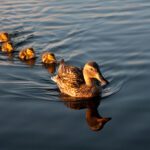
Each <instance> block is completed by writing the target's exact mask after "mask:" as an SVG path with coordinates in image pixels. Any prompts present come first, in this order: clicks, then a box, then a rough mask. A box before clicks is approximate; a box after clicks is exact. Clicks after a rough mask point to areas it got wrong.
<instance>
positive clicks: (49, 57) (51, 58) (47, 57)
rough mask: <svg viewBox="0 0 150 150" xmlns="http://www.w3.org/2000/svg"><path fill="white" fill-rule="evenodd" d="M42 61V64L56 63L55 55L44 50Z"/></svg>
mask: <svg viewBox="0 0 150 150" xmlns="http://www.w3.org/2000/svg"><path fill="white" fill-rule="evenodd" d="M42 62H43V63H44V64H53V63H56V57H55V55H54V54H53V53H51V52H44V53H43V54H42Z"/></svg>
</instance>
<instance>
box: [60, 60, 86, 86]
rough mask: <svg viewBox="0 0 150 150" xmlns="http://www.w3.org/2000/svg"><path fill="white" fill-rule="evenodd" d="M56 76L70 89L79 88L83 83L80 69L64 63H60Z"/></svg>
mask: <svg viewBox="0 0 150 150" xmlns="http://www.w3.org/2000/svg"><path fill="white" fill-rule="evenodd" d="M58 76H59V78H61V80H62V82H64V83H65V84H68V85H69V86H71V87H75V88H79V86H80V85H81V84H83V83H85V81H84V78H83V73H82V69H80V68H78V67H74V66H69V65H66V64H65V63H64V61H62V62H61V63H60V66H59V68H58Z"/></svg>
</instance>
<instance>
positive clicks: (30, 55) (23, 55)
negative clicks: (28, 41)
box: [19, 48, 35, 60]
mask: <svg viewBox="0 0 150 150" xmlns="http://www.w3.org/2000/svg"><path fill="white" fill-rule="evenodd" d="M19 58H20V59H21V60H30V59H34V58H35V51H34V49H33V48H26V49H23V50H21V51H20V52H19Z"/></svg>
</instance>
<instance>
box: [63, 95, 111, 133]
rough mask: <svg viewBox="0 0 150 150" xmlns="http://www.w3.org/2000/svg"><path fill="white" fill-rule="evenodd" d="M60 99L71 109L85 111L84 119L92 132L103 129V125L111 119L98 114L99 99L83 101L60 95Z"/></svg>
mask: <svg viewBox="0 0 150 150" xmlns="http://www.w3.org/2000/svg"><path fill="white" fill-rule="evenodd" d="M61 99H62V100H63V102H64V104H65V105H66V106H67V107H69V108H71V109H75V110H80V109H86V110H85V113H86V115H85V118H86V121H87V124H88V125H89V127H90V129H91V130H93V131H99V130H101V129H102V128H103V127H104V125H105V123H107V122H108V121H109V120H110V119H111V118H108V117H107V118H106V117H105V118H104V117H102V116H101V115H100V114H99V112H98V106H99V105H100V101H101V98H100V97H96V98H91V99H88V100H84V99H77V98H73V97H70V96H66V95H64V94H61Z"/></svg>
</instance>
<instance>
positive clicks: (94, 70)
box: [83, 61, 108, 86]
mask: <svg viewBox="0 0 150 150" xmlns="http://www.w3.org/2000/svg"><path fill="white" fill-rule="evenodd" d="M83 75H84V79H85V82H86V84H88V85H91V84H92V79H97V80H98V81H100V83H101V85H102V86H104V85H106V84H108V81H107V80H106V79H105V78H104V77H103V75H102V73H101V71H100V69H99V66H98V64H97V63H96V62H93V61H89V62H88V63H86V64H85V66H84V68H83Z"/></svg>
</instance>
